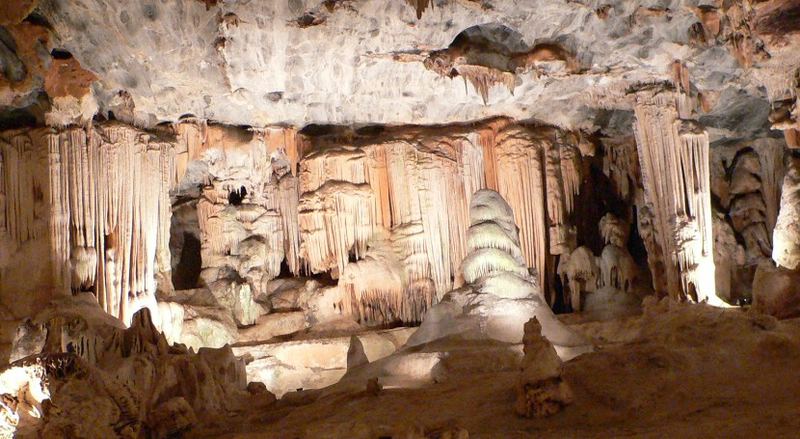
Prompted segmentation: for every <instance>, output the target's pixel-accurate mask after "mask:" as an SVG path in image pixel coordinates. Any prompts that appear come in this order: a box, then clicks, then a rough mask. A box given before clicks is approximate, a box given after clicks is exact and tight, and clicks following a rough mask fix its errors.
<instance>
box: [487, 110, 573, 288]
mask: <svg viewBox="0 0 800 439" xmlns="http://www.w3.org/2000/svg"><path fill="white" fill-rule="evenodd" d="M543 132H544V133H548V132H552V136H551V137H548V136H543V135H541V134H536V135H534V133H532V132H531V130H529V129H527V128H524V127H520V126H515V125H502V126H499V127H492V129H487V130H485V131H484V132H483V135H482V138H481V144H482V146H483V149H484V163H486V168H485V173H486V185H487V187H488V188H491V189H495V190H497V191H498V192H499V193H500V194H501V195H502V196H503V197H504V198H505V199H506V200H508V203H509V204H510V205H511V207H512V208H513V211H514V218H515V221H516V223H517V224H518V225H519V228H520V244H521V249H522V254H523V256H524V258H525V262H526V264H527V266H528V267H533V268H535V269H536V273H537V276H538V280H539V285H542V286H543V289H545V290H546V289H547V285H548V282H547V279H548V275H547V271H546V269H547V262H546V261H547V258H548V255H550V254H553V255H559V254H568V253H569V252H571V251H572V250H574V247H575V245H574V234H575V230H574V227H572V226H571V224H570V215H571V213H572V209H573V206H574V201H573V200H574V197H575V196H576V195H578V193H579V191H580V181H581V176H580V160H581V153H580V150H579V148H578V146H577V145H578V139H570V138H569V136H564V135H559V134H557V133H556V132H555V131H547V130H544V131H543Z"/></svg>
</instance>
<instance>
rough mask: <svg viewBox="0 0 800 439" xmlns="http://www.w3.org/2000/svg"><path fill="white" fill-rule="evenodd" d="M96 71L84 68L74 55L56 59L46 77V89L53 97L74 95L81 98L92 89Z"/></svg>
mask: <svg viewBox="0 0 800 439" xmlns="http://www.w3.org/2000/svg"><path fill="white" fill-rule="evenodd" d="M96 80H97V76H95V75H94V73H92V72H90V71H88V70H84V69H83V68H82V67H81V64H80V63H79V62H78V60H77V59H75V58H74V57H70V58H67V59H54V60H53V61H52V63H51V64H50V68H49V69H48V70H47V74H46V76H45V79H44V89H45V91H46V92H47V94H48V95H49V96H50V98H51V99H54V98H58V97H63V96H74V97H76V98H80V97H82V96H85V95H86V94H87V93H89V91H90V88H89V87H90V86H91V84H92V82H94V81H96Z"/></svg>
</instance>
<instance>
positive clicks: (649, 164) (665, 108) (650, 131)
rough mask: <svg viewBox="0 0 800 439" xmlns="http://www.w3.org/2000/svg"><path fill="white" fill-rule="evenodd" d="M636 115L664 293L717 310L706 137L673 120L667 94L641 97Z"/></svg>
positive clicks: (674, 111)
mask: <svg viewBox="0 0 800 439" xmlns="http://www.w3.org/2000/svg"><path fill="white" fill-rule="evenodd" d="M635 114H636V123H635V125H634V133H635V135H636V143H637V148H638V151H639V162H640V164H641V167H642V180H643V185H644V189H645V202H646V203H647V205H648V206H650V208H651V210H652V211H653V212H654V216H655V221H654V223H653V226H654V228H653V231H654V234H655V241H656V242H657V243H658V246H659V247H660V249H661V250H660V252H661V254H662V255H663V257H665V258H668V259H667V260H664V261H663V264H664V266H665V269H666V275H667V290H668V291H669V294H670V295H673V296H675V297H682V298H690V299H692V300H700V301H704V300H707V301H708V302H710V303H713V304H719V303H721V301H720V300H719V298H718V297H717V296H716V290H715V287H714V260H713V242H714V241H713V233H712V218H711V199H710V192H711V191H710V182H709V178H710V170H709V163H708V134H707V133H706V132H705V131H704V130H702V128H700V127H699V126H697V125H696V124H694V123H692V122H688V121H682V120H680V119H678V111H677V109H676V103H675V100H674V98H673V97H672V96H671V94H669V93H667V92H656V93H655V94H654V95H653V94H649V93H648V92H643V93H640V94H639V95H638V96H637V103H636V107H635ZM665 173H666V175H664V174H665ZM648 253H650V249H648ZM655 254H656V251H655V250H654V251H653V255H655Z"/></svg>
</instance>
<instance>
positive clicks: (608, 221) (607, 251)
mask: <svg viewBox="0 0 800 439" xmlns="http://www.w3.org/2000/svg"><path fill="white" fill-rule="evenodd" d="M600 235H601V236H602V237H603V241H605V243H606V246H605V248H603V253H602V254H601V255H600V273H601V277H600V286H602V287H613V288H617V289H619V290H621V291H622V292H623V293H628V292H630V291H631V289H632V287H633V282H634V278H635V277H636V272H637V271H638V269H637V267H636V262H635V261H634V260H633V257H631V255H630V253H629V252H628V249H627V245H628V227H627V225H626V224H625V223H623V222H622V221H621V220H620V219H619V218H617V217H615V216H614V215H612V214H610V213H607V214H605V215H604V216H603V218H601V219H600Z"/></svg>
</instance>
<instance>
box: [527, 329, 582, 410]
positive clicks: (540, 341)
mask: <svg viewBox="0 0 800 439" xmlns="http://www.w3.org/2000/svg"><path fill="white" fill-rule="evenodd" d="M541 330H542V327H541V325H540V324H539V322H538V321H537V320H536V318H535V317H534V318H532V319H531V320H529V321H528V322H527V323H525V336H524V338H523V339H522V344H523V346H524V348H523V349H524V352H525V357H524V358H523V360H522V373H521V374H520V377H519V384H518V385H517V402H516V404H515V406H514V409H515V410H516V412H517V414H518V415H520V416H525V417H528V418H531V417H536V418H541V417H545V416H552V415H554V414H556V413H558V412H559V411H561V410H562V409H563V407H564V406H566V405H568V404H571V403H572V390H570V388H569V385H567V383H566V382H564V380H563V379H562V378H561V359H559V358H558V355H557V354H556V350H555V349H553V345H551V344H550V343H549V342H548V341H547V339H545V338H544V337H542V334H541Z"/></svg>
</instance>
